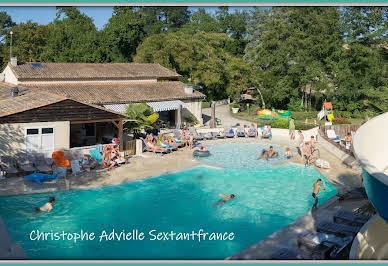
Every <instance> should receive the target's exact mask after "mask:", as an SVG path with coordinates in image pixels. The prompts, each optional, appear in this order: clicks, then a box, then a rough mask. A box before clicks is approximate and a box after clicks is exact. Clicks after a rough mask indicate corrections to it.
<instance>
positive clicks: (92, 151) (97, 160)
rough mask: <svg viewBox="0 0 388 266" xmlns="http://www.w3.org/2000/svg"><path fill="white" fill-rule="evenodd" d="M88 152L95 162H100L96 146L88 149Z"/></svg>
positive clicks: (99, 154) (100, 158) (99, 153)
mask: <svg viewBox="0 0 388 266" xmlns="http://www.w3.org/2000/svg"><path fill="white" fill-rule="evenodd" d="M89 154H90V156H92V158H93V159H94V160H96V162H97V163H102V154H101V152H100V151H99V149H98V147H96V148H95V149H93V150H89Z"/></svg>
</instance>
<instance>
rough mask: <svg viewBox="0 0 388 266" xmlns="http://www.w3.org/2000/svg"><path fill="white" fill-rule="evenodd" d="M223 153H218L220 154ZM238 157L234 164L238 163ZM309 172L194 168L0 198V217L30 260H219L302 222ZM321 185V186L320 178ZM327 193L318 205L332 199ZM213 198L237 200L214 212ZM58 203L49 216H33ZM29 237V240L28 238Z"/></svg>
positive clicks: (313, 174)
mask: <svg viewBox="0 0 388 266" xmlns="http://www.w3.org/2000/svg"><path fill="white" fill-rule="evenodd" d="M221 148H222V147H221ZM238 158H239V157H237V158H236V159H235V160H238ZM318 177H320V178H323V177H322V176H321V175H320V173H319V172H318V171H316V170H315V169H314V168H309V167H302V166H298V165H294V164H285V165H282V166H279V167H270V166H269V167H263V168H260V169H258V168H225V169H214V168H208V167H200V168H193V169H189V170H186V171H182V172H179V173H172V174H168V175H164V176H160V177H155V178H148V179H144V180H140V181H136V182H131V183H126V184H122V185H118V186H107V187H102V188H98V189H89V190H74V191H67V192H57V193H50V194H35V195H23V196H11V197H1V198H0V215H1V216H2V217H3V220H4V222H5V224H6V226H7V228H8V230H9V232H10V234H11V236H12V238H13V240H14V241H17V242H21V243H22V246H23V248H24V249H25V251H26V253H27V256H28V257H29V258H31V259H224V258H225V257H227V256H230V255H233V254H235V253H237V252H238V251H240V250H241V249H244V248H247V247H249V246H250V245H252V244H254V243H256V242H257V241H259V240H261V239H263V238H265V237H266V236H268V235H270V234H272V233H273V232H275V231H277V230H279V229H280V228H282V227H284V226H285V225H287V224H289V223H291V222H293V221H295V220H296V219H298V218H299V217H301V216H303V215H304V214H305V213H306V212H307V211H309V209H310V208H311V206H312V204H313V198H312V197H311V192H312V184H313V182H314V181H315V180H316V178H318ZM323 179H324V178H323ZM336 192H337V191H336V189H335V187H334V186H333V185H331V184H330V183H328V182H327V189H326V190H325V191H323V192H321V193H320V203H322V202H323V201H325V200H327V199H328V198H330V197H331V196H333V195H335V194H336ZM219 193H225V194H230V193H234V194H235V195H236V198H235V199H234V200H232V201H230V202H227V203H225V204H223V205H219V206H214V207H212V205H213V204H214V203H215V202H216V201H218V200H219V196H218V194H219ZM49 196H55V197H56V203H55V206H54V210H53V212H52V213H49V214H47V213H41V214H35V213H34V211H33V208H34V207H36V206H40V205H42V204H43V203H45V202H46V201H47V198H48V197H49ZM81 229H83V230H84V231H88V232H89V233H91V232H94V233H95V235H97V237H96V239H95V240H89V241H86V240H84V241H78V242H77V243H74V241H68V240H64V241H62V240H58V241H55V240H48V241H42V240H41V241H36V240H35V241H32V240H30V239H29V237H30V232H31V231H33V230H40V231H44V232H50V231H51V230H52V231H53V232H62V231H65V232H68V233H71V232H75V233H79V232H80V230H81ZM112 229H115V230H116V231H119V232H120V231H122V230H125V231H126V233H127V232H131V231H132V229H137V230H138V231H139V232H144V233H145V235H146V238H145V239H144V240H127V241H118V240H112V241H104V240H103V241H102V242H99V239H98V236H99V235H100V234H101V232H102V231H103V230H106V231H107V233H110V232H111V230H112ZM199 229H203V230H204V231H206V232H209V233H211V232H218V233H223V232H228V233H230V232H233V233H234V235H235V237H234V239H233V240H205V241H201V242H198V241H195V240H194V241H193V240H160V241H152V240H150V238H151V236H149V235H148V232H149V231H150V230H157V231H158V232H170V231H171V230H173V231H174V232H176V233H179V232H184V233H190V232H191V231H193V230H194V231H198V230H199ZM34 236H35V235H33V237H34Z"/></svg>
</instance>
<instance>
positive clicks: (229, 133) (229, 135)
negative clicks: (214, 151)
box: [224, 127, 234, 138]
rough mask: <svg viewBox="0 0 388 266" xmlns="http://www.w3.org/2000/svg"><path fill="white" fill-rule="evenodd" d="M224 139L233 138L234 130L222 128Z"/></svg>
mask: <svg viewBox="0 0 388 266" xmlns="http://www.w3.org/2000/svg"><path fill="white" fill-rule="evenodd" d="M224 133H225V137H227V138H234V130H233V128H231V127H224Z"/></svg>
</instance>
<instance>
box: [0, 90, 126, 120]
mask: <svg viewBox="0 0 388 266" xmlns="http://www.w3.org/2000/svg"><path fill="white" fill-rule="evenodd" d="M12 87H15V85H12V84H8V83H5V82H0V117H4V116H8V115H12V114H16V113H20V112H24V111H27V110H31V109H35V108H39V107H42V106H46V105H50V104H54V103H58V102H62V101H64V100H67V99H68V98H67V97H65V96H63V95H59V94H55V93H52V92H49V91H46V90H39V89H37V88H28V87H21V86H18V89H19V96H16V97H13V96H12V94H11V92H12ZM72 100H74V101H77V100H76V99H72ZM77 102H79V101H77ZM80 103H82V104H85V105H88V106H90V107H93V108H97V109H101V110H104V111H107V112H109V113H113V114H117V115H120V116H123V115H122V114H121V113H117V112H114V111H112V110H108V109H106V108H103V107H101V106H97V105H94V104H90V103H83V102H80ZM123 117H124V116H123Z"/></svg>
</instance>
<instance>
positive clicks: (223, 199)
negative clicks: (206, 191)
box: [212, 193, 235, 207]
mask: <svg viewBox="0 0 388 266" xmlns="http://www.w3.org/2000/svg"><path fill="white" fill-rule="evenodd" d="M219 196H220V197H222V199H220V200H219V201H217V202H216V203H214V204H213V206H212V207H214V206H217V205H222V204H224V203H225V202H227V201H230V200H231V199H234V198H235V195H234V194H230V195H229V196H228V195H225V194H223V193H220V194H219Z"/></svg>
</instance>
